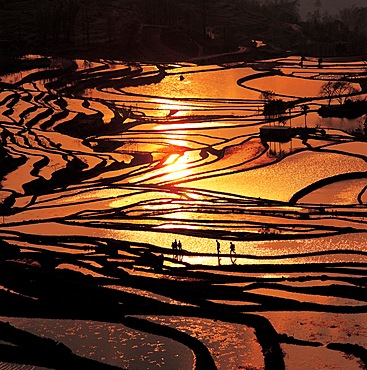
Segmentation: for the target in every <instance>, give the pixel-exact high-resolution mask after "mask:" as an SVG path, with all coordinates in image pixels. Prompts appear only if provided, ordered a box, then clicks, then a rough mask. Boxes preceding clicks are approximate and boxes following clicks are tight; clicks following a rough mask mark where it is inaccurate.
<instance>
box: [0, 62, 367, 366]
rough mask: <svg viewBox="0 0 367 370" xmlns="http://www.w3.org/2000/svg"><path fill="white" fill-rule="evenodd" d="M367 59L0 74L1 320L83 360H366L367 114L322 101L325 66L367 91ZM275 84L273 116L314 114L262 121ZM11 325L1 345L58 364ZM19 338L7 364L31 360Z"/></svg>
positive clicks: (327, 76) (100, 65)
mask: <svg viewBox="0 0 367 370" xmlns="http://www.w3.org/2000/svg"><path fill="white" fill-rule="evenodd" d="M365 74H366V72H365V63H364V62H363V61H361V62H353V63H352V62H350V63H347V62H343V63H336V62H333V61H325V62H324V63H323V65H322V66H321V67H320V66H319V65H318V63H317V60H316V59H312V58H309V59H308V60H307V61H306V62H305V63H304V65H303V68H301V66H300V65H299V57H289V58H286V59H278V60H265V61H258V62H256V63H238V64H231V65H221V66H218V65H210V66H198V65H195V64H190V63H181V64H160V65H151V64H143V63H129V64H126V63H123V62H119V61H107V60H100V61H93V62H91V61H83V60H77V61H68V60H51V63H50V66H49V68H38V69H34V70H27V71H22V72H19V73H17V74H10V75H3V76H1V81H0V82H1V90H0V139H1V146H0V153H1V168H0V178H1V188H0V202H1V219H0V222H1V228H0V238H1V247H2V250H3V255H2V257H1V262H0V263H1V265H2V267H1V269H0V276H1V280H0V285H1V287H2V290H1V291H0V294H1V297H2V302H3V303H2V304H1V306H0V307H1V308H0V315H1V316H3V321H9V322H10V324H12V325H13V326H14V327H15V328H18V329H19V330H20V329H21V330H24V331H27V332H30V333H34V334H36V335H37V336H38V337H39V336H41V335H42V336H45V337H48V338H51V339H53V340H55V341H60V342H62V343H63V344H64V345H66V346H68V347H69V348H70V349H71V350H72V351H73V353H74V354H75V355H76V356H75V358H72V359H70V361H71V362H70V364H71V365H70V364H69V365H70V366H74V367H75V366H76V364H77V363H78V362H77V361H84V360H85V358H88V359H90V360H91V362H92V363H93V366H97V368H98V366H100V367H101V368H105V367H106V368H108V365H111V366H114V367H120V368H129V369H142V368H144V369H148V368H149V369H155V368H168V369H172V368H177V369H191V368H193V367H195V366H196V368H205V369H210V368H213V369H214V368H218V369H240V368H242V369H284V368H287V369H310V368H312V369H316V368H317V369H363V368H365V366H366V363H367V355H366V348H367V335H366V334H367V333H366V327H365V322H366V319H367V315H366V312H367V306H366V294H365V291H366V278H367V275H366V271H367V270H366V268H367V251H366V239H367V237H366V229H367V224H366V202H367V181H366V171H367V163H366V158H367V144H366V142H365V141H358V139H356V137H355V136H353V135H352V134H351V133H352V132H353V131H354V130H356V129H359V128H363V124H364V122H365V117H360V118H357V119H354V120H347V119H331V118H329V119H323V118H321V117H320V116H319V115H318V114H317V109H318V108H319V107H320V105H321V104H327V99H326V98H321V97H319V90H320V88H321V86H322V84H323V83H324V82H325V81H327V80H336V79H338V78H340V76H348V78H349V80H350V81H352V82H353V86H354V88H355V89H356V91H357V98H359V99H363V98H364V93H365V92H364V91H363V90H362V89H361V87H360V85H359V83H358V81H359V79H360V78H365ZM264 91H273V92H274V94H275V96H276V97H277V98H281V99H283V100H284V101H287V102H291V103H292V109H289V110H288V111H287V112H286V113H285V114H284V115H283V116H282V117H281V118H279V119H278V121H282V122H285V124H286V125H290V126H291V127H293V128H295V127H298V128H300V127H304V126H307V128H309V129H314V130H310V131H309V134H308V135H307V137H305V136H302V135H295V136H294V137H293V138H292V139H291V140H290V141H288V142H283V143H280V142H265V141H264V140H261V137H260V128H261V127H262V126H264V125H269V124H271V125H274V126H276V125H279V124H280V123H279V122H278V121H277V120H275V121H274V122H272V123H269V117H265V116H264V115H263V105H264V101H263V100H261V99H260V94H261V92H264ZM337 98H338V97H337V96H335V97H334V101H333V102H336V100H337ZM304 104H307V105H308V107H309V108H310V109H309V110H308V111H307V112H306V114H305V110H304V109H303V106H304ZM175 239H176V240H180V241H181V243H182V251H177V250H174V249H172V242H173V241H174V240H175ZM216 241H218V242H219V243H220V248H221V253H219V254H218V253H217V244H216ZM230 242H234V243H235V246H236V254H233V253H230V249H229V245H230ZM19 335H20V334H19ZM20 337H21V335H20ZM20 337H19V338H20ZM14 338H16V335H15V334H14V335H13V337H12V339H9V337H5V335H3V336H1V334H0V341H1V340H2V341H3V343H2V344H1V342H0V350H1V349H4V348H6V347H4V346H6V345H7V344H8V343H13V344H15V345H16V348H17V351H18V352H17V356H18V357H17V358H18V361H19V356H20V355H19V354H22V356H23V357H22V359H23V360H22V361H23V362H22V363H23V364H24V365H31V366H34V365H38V366H44V367H51V368H53V366H54V368H55V367H56V365H55V364H56V363H55V362H54V363H53V362H52V361H56V359H55V358H56V357H57V356H56V357H55V358H54V359H50V360H49V361H51V362H42V361H43V360H40V359H42V358H43V357H44V355H41V354H39V353H38V354H37V353H33V357H34V358H36V359H37V361H39V362H38V363H36V362H37V361H36V360H35V359H34V358H32V356H30V357H27V356H24V348H25V347H27V348H28V347H29V346H37V347H38V348H42V346H43V345H44V344H42V343H41V342H40V343H37V344H35V343H36V342H35V343H33V340H34V339H32V338H29V339H28V341H27V342H25V343H24V342H23V341H21V340H20V339H19V338H18V339H14ZM1 346H2V347H3V348H1ZM2 352H4V353H2ZM5 352H6V351H0V361H3V362H2V365H0V368H1V366H9V367H10V368H12V367H14V368H17V369H20V368H23V367H19V366H23V365H10V364H11V363H15V362H17V361H15V360H14V358H13V357H11V355H10V354H9V352H8V353H7V354H5ZM1 353H2V354H1ZM55 353H57V351H56V352H55ZM83 359H84V360H83ZM44 361H46V360H44ZM103 364H105V365H103ZM177 364H179V365H177ZM204 364H205V365H204ZM89 366H92V365H89ZM203 366H204V367H203ZM5 368H6V367H5ZM30 368H32V367H30Z"/></svg>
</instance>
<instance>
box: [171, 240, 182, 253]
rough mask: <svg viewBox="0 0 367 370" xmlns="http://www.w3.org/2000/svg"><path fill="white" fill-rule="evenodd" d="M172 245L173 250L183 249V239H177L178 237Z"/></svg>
mask: <svg viewBox="0 0 367 370" xmlns="http://www.w3.org/2000/svg"><path fill="white" fill-rule="evenodd" d="M171 247H172V250H173V251H182V244H181V240H179V241H177V239H175V241H174V242H172V244H171Z"/></svg>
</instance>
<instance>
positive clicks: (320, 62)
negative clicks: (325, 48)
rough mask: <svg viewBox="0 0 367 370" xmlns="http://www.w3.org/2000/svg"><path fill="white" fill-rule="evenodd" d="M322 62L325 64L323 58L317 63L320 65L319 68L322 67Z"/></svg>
mask: <svg viewBox="0 0 367 370" xmlns="http://www.w3.org/2000/svg"><path fill="white" fill-rule="evenodd" d="M322 62H323V60H322V58H319V60H318V61H317V63H318V64H319V68H320V67H321V64H322Z"/></svg>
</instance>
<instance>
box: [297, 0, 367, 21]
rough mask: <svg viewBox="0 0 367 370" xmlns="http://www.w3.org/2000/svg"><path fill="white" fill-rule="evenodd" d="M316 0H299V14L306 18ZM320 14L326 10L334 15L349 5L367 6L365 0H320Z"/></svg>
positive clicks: (313, 9) (313, 7)
mask: <svg viewBox="0 0 367 370" xmlns="http://www.w3.org/2000/svg"><path fill="white" fill-rule="evenodd" d="M315 2H316V0H300V15H301V17H302V18H303V19H306V17H307V14H308V13H309V12H314V11H315ZM321 3H322V7H321V14H323V13H324V12H325V11H327V12H328V13H329V14H330V15H335V14H337V13H338V12H339V10H340V9H343V8H347V7H348V8H349V7H351V6H353V5H354V6H356V7H367V1H366V0H321Z"/></svg>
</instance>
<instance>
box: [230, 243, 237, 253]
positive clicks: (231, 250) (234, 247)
mask: <svg viewBox="0 0 367 370" xmlns="http://www.w3.org/2000/svg"><path fill="white" fill-rule="evenodd" d="M229 251H230V253H236V246H235V245H234V243H232V242H231V243H230V244H229Z"/></svg>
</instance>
